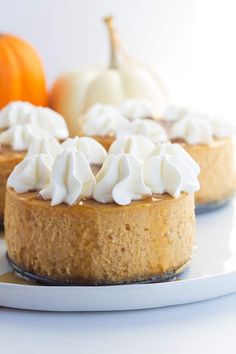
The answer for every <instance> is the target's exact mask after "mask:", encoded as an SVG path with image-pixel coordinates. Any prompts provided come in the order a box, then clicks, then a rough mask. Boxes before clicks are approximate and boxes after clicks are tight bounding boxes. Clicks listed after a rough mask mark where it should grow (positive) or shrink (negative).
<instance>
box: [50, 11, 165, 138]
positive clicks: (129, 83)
mask: <svg viewBox="0 0 236 354" xmlns="http://www.w3.org/2000/svg"><path fill="white" fill-rule="evenodd" d="M105 23H106V25H107V28H108V31H109V35H110V42H111V63H110V67H109V68H106V69H100V68H99V69H98V68H95V67H83V68H80V69H78V70H76V71H72V72H69V73H65V74H64V75H62V76H61V77H59V78H58V79H57V80H56V82H55V83H54V85H53V87H52V90H51V93H50V106H51V107H52V108H53V109H54V110H56V111H57V112H59V113H61V114H62V115H63V116H64V117H65V119H66V121H67V124H68V127H69V130H70V134H71V135H72V136H73V135H76V134H77V133H78V122H77V121H78V117H80V116H81V115H83V114H84V113H85V112H86V111H87V110H88V108H89V107H90V106H92V105H94V104H96V103H105V104H107V103H109V104H113V105H117V104H120V103H121V102H122V101H124V100H125V99H127V98H144V99H147V100H149V101H150V102H152V104H153V105H154V107H156V112H155V113H156V115H159V114H160V113H161V112H162V111H163V109H164V108H165V105H166V103H167V101H168V94H167V92H166V89H165V87H164V85H163V83H162V81H161V79H160V78H159V76H158V74H157V72H156V70H155V67H154V66H151V65H145V64H141V63H136V62H135V61H134V60H132V59H130V58H127V56H126V55H125V54H124V52H123V50H122V48H121V45H120V42H119V41H118V37H117V35H116V32H115V30H114V27H113V24H112V17H107V18H105ZM118 56H121V57H122V59H123V60H122V61H121V60H118Z"/></svg>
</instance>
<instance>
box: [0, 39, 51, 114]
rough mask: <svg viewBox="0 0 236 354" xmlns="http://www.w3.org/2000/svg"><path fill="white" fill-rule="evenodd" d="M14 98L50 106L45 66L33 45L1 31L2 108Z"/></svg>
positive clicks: (0, 82) (0, 76)
mask: <svg viewBox="0 0 236 354" xmlns="http://www.w3.org/2000/svg"><path fill="white" fill-rule="evenodd" d="M14 100H22V101H28V102H31V103H33V104H35V105H38V106H46V105H47V89H46V81H45V76H44V70H43V67H42V63H41V61H40V58H39V57H38V55H37V53H36V52H35V50H34V49H33V48H32V47H31V45H29V44H28V43H27V42H25V41H24V40H22V39H20V38H17V37H15V36H12V35H10V34H0V108H2V107H3V106H5V105H6V104H7V103H9V102H11V101H14Z"/></svg>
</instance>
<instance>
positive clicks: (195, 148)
mask: <svg viewBox="0 0 236 354" xmlns="http://www.w3.org/2000/svg"><path fill="white" fill-rule="evenodd" d="M235 134H236V128H235V126H234V125H233V124H232V123H230V122H228V121H226V120H224V119H223V118H221V117H207V116H203V115H187V116H185V117H184V118H182V119H180V120H178V121H177V122H175V123H174V124H173V126H172V129H171V133H170V137H171V141H172V142H178V143H180V144H181V146H182V147H183V148H184V149H185V150H186V151H187V152H188V153H189V155H191V156H192V158H193V159H194V160H195V161H196V162H197V163H198V164H199V166H200V169H201V173H200V175H199V182H200V190H199V191H198V192H197V193H196V204H197V205H199V206H201V205H205V204H206V205H207V204H211V205H212V206H213V205H214V204H215V206H218V205H220V204H223V202H224V201H226V200H228V198H230V197H232V195H233V194H234V193H235V191H236V166H235V139H234V135H235Z"/></svg>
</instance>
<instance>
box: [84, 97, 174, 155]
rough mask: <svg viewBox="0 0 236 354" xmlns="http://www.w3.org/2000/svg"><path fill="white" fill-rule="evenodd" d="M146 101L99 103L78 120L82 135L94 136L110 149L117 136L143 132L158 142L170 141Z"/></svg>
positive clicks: (141, 133) (145, 135) (142, 133)
mask: <svg viewBox="0 0 236 354" xmlns="http://www.w3.org/2000/svg"><path fill="white" fill-rule="evenodd" d="M151 114H152V111H151V109H150V107H149V106H148V104H147V103H146V101H143V100H129V101H125V102H124V103H123V104H121V106H120V107H115V106H111V105H102V104H96V105H94V106H92V107H91V108H90V109H89V111H88V112H87V113H86V114H85V116H83V117H81V118H80V119H79V120H78V129H79V133H78V135H79V136H91V137H92V138H93V139H95V140H97V141H98V142H99V143H100V144H102V145H103V146H104V147H105V149H106V150H109V148H110V146H111V145H112V143H113V142H114V141H115V140H116V138H120V137H127V136H131V135H142V136H144V137H146V138H148V139H150V140H152V141H153V142H154V143H158V142H162V141H167V136H166V133H165V130H164V129H163V128H162V127H161V126H160V125H159V124H158V122H157V121H155V120H154V119H152V117H151Z"/></svg>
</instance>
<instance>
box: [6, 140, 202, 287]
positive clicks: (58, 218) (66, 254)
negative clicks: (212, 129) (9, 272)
mask: <svg viewBox="0 0 236 354" xmlns="http://www.w3.org/2000/svg"><path fill="white" fill-rule="evenodd" d="M175 156H178V159H176V158H175ZM160 160H162V162H163V163H162V165H163V169H161V170H160V169H159V173H158V168H159V167H158V166H160ZM180 162H181V163H180ZM50 164H51V157H50V160H48V159H47V155H45V154H39V155H33V156H32V157H31V158H30V157H28V158H27V159H25V160H24V161H23V162H22V163H21V164H20V165H18V168H17V169H15V171H14V172H13V173H12V174H11V176H10V177H9V180H8V188H7V193H6V209H5V239H6V243H7V251H8V257H9V259H10V261H11V263H12V264H14V266H15V267H17V269H18V270H19V269H20V270H21V272H22V273H25V272H27V274H28V275H29V274H31V276H32V277H33V278H35V277H36V278H37V279H40V280H41V281H42V282H47V283H48V281H49V282H52V283H53V284H83V285H84V284H85V285H106V284H123V283H133V282H140V281H149V280H154V279H155V280H163V279H166V278H168V277H170V276H173V275H174V274H176V273H178V272H180V271H182V270H183V269H184V267H185V266H186V264H187V263H188V262H189V261H190V259H191V254H192V247H193V241H194V237H195V213H194V191H196V190H197V189H198V188H199V184H198V181H197V178H196V175H197V174H198V172H199V171H198V166H197V165H196V163H195V162H194V161H193V160H192V159H191V158H190V157H189V156H187V154H186V152H184V150H183V149H181V147H180V146H177V145H171V144H164V145H162V144H159V145H158V146H156V147H155V148H154V149H153V151H152V153H151V154H150V158H148V159H147V160H145V161H144V162H142V161H141V160H140V159H139V158H138V157H136V156H135V155H132V154H120V153H118V154H117V155H116V154H112V155H109V156H108V157H107V158H106V160H105V161H104V163H103V165H102V168H101V170H100V171H99V173H98V174H97V176H96V178H95V177H94V175H93V173H92V170H91V167H90V165H89V161H88V160H87V159H86V157H85V155H84V154H83V153H82V152H79V151H76V150H69V149H65V150H63V151H62V152H61V153H59V154H58V155H57V156H56V157H55V160H54V162H53V164H52V167H51V172H50ZM39 166H40V169H39ZM183 166H184V168H183ZM29 170H31V171H32V177H31V176H30V175H29V174H26V173H25V171H29ZM36 172H37V173H36ZM154 172H156V175H155V173H154ZM170 174H171V178H169V177H167V176H170ZM179 174H181V175H182V176H183V178H182V179H181V180H180V179H179ZM22 177H24V178H22ZM32 182H34V184H32ZM43 185H44V186H43Z"/></svg>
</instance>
